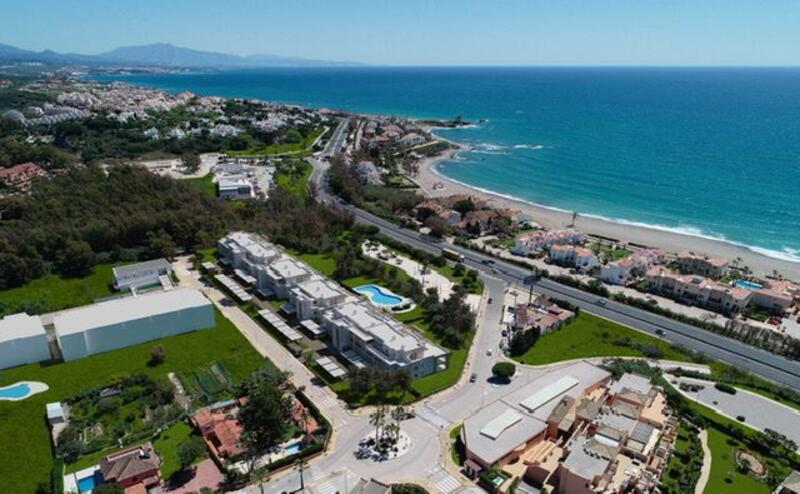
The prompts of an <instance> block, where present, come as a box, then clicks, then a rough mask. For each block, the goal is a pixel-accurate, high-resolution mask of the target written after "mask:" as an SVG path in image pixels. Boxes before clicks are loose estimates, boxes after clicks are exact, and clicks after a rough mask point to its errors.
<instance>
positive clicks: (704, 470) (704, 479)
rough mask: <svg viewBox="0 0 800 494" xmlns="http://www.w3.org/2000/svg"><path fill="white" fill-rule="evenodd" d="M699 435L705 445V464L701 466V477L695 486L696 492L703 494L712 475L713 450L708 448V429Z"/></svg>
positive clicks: (701, 442)
mask: <svg viewBox="0 0 800 494" xmlns="http://www.w3.org/2000/svg"><path fill="white" fill-rule="evenodd" d="M697 437H698V438H699V439H700V445H701V446H702V447H703V466H702V467H700V477H699V478H698V479H697V485H695V486H694V494H703V491H704V490H706V484H707V483H708V477H709V476H710V475H711V450H710V449H709V448H708V430H706V429H703V430H702V431H700V434H698V436H697Z"/></svg>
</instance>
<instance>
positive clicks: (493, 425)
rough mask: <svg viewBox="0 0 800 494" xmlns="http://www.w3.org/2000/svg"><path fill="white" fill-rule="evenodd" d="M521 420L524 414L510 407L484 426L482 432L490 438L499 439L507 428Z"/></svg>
mask: <svg viewBox="0 0 800 494" xmlns="http://www.w3.org/2000/svg"><path fill="white" fill-rule="evenodd" d="M520 420H522V415H520V413H519V412H517V411H516V410H514V409H512V408H509V409H507V410H506V411H504V412H503V413H501V414H500V415H498V416H497V417H495V418H494V419H492V420H491V421H490V422H489V423H488V424H486V425H485V426H483V429H481V434H483V435H484V436H486V437H488V438H490V439H497V438H498V437H500V434H502V433H503V432H505V430H506V429H508V428H509V427H511V426H512V425H514V424H516V423H517V422H519V421H520Z"/></svg>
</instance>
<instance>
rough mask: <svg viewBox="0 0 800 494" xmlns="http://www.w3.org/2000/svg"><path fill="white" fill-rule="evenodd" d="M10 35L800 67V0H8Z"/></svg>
mask: <svg viewBox="0 0 800 494" xmlns="http://www.w3.org/2000/svg"><path fill="white" fill-rule="evenodd" d="M0 18H2V23H1V25H2V26H3V27H2V29H1V30H0V43H7V44H10V45H14V46H17V47H19V48H25V49H33V50H43V49H47V48H49V49H53V50H55V51H59V52H77V53H101V52H104V51H109V50H111V49H113V48H116V47H118V46H128V45H138V44H146V43H156V42H166V43H172V44H175V45H179V46H185V47H188V48H194V49H200V50H210V51H221V52H226V53H236V54H240V55H249V54H258V53H269V54H276V55H284V56H299V57H305V58H315V59H325V60H340V61H353V62H362V63H368V64H385V65H800V49H798V47H800V27H798V26H800V1H798V0H769V1H763V0H762V1H751V0H727V1H720V0H663V1H656V0H583V1H574V0H549V1H540V0H493V1H490V0H486V1H477V0H460V1H456V0H429V1H423V0H400V1H398V0H324V1H323V0H316V1H312V0H281V1H274V0H262V1H258V0H225V1H220V0H191V1H189V0H158V1H156V0H127V1H122V0H112V1H109V0H25V1H18V0H0Z"/></svg>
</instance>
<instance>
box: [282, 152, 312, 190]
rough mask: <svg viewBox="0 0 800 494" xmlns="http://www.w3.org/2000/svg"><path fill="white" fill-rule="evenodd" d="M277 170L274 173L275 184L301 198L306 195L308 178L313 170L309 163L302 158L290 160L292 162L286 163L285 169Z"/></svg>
mask: <svg viewBox="0 0 800 494" xmlns="http://www.w3.org/2000/svg"><path fill="white" fill-rule="evenodd" d="M278 170H279V171H278V173H277V174H276V175H275V185H277V186H278V187H282V188H284V189H286V190H288V191H289V192H291V193H293V194H296V195H298V196H300V197H302V198H303V199H305V198H306V197H308V178H309V177H310V176H311V172H312V171H313V167H312V166H311V164H310V163H307V162H306V161H303V160H292V164H290V165H287V166H286V170H285V171H284V170H281V169H280V168H278Z"/></svg>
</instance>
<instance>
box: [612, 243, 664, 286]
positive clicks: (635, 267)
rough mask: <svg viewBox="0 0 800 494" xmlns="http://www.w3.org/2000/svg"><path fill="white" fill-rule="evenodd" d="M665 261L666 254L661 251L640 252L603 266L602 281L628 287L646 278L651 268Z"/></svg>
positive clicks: (645, 250)
mask: <svg viewBox="0 0 800 494" xmlns="http://www.w3.org/2000/svg"><path fill="white" fill-rule="evenodd" d="M664 259H665V256H664V252H663V251H662V250H660V249H642V250H638V251H636V252H634V253H633V254H631V255H630V256H628V257H625V258H622V259H619V260H617V261H612V262H609V263H608V264H606V265H605V266H603V267H602V268H601V269H600V279H601V280H603V281H604V282H606V283H609V284H611V285H627V284H628V283H629V282H630V281H633V280H634V279H636V278H638V277H640V276H644V274H645V272H647V269H648V268H649V267H650V266H653V265H655V264H662V263H663V262H664Z"/></svg>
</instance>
